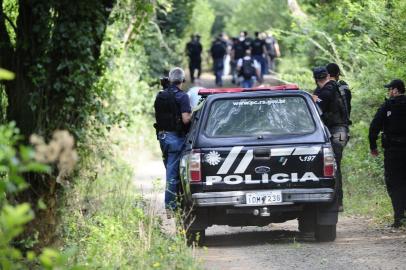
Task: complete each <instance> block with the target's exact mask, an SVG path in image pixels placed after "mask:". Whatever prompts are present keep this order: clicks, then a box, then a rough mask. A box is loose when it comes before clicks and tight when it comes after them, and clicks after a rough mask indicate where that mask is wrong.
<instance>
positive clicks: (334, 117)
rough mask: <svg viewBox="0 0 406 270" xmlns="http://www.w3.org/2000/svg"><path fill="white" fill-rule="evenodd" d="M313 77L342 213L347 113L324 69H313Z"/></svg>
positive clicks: (338, 93)
mask: <svg viewBox="0 0 406 270" xmlns="http://www.w3.org/2000/svg"><path fill="white" fill-rule="evenodd" d="M313 77H314V79H315V81H316V84H317V87H318V89H317V90H316V92H315V94H317V96H316V98H315V100H316V103H317V104H318V105H319V107H320V109H321V111H322V115H321V119H322V120H323V122H324V124H325V125H326V126H327V128H328V129H329V131H330V133H331V144H332V147H333V151H334V156H335V159H336V163H337V198H338V210H339V211H343V189H342V175H341V159H342V155H343V150H344V147H345V145H346V144H347V141H348V125H349V119H348V112H347V111H346V107H345V101H344V100H343V98H342V97H341V95H340V92H339V89H338V86H337V83H336V81H335V80H332V79H331V78H330V75H329V74H328V71H327V69H326V68H325V67H316V68H314V69H313Z"/></svg>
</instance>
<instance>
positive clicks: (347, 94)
mask: <svg viewBox="0 0 406 270" xmlns="http://www.w3.org/2000/svg"><path fill="white" fill-rule="evenodd" d="M326 69H327V72H328V74H329V75H330V78H331V79H332V80H335V81H336V82H337V86H338V90H340V94H341V96H342V97H344V98H345V106H346V107H347V111H348V118H351V99H352V94H351V90H350V86H349V85H348V83H347V82H345V81H343V80H340V76H341V70H340V67H339V66H338V65H337V64H336V63H329V64H327V66H326Z"/></svg>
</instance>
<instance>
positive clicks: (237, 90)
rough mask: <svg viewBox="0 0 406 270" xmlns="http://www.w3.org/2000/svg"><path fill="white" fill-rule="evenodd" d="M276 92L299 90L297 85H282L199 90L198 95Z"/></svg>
mask: <svg viewBox="0 0 406 270" xmlns="http://www.w3.org/2000/svg"><path fill="white" fill-rule="evenodd" d="M277 90H299V86H298V85H297V84H284V85H276V86H263V87H256V88H246V89H245V88H208V89H200V90H199V95H202V96H207V95H211V94H222V93H240V92H250V91H277Z"/></svg>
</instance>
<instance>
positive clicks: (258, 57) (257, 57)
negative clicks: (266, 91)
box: [252, 55, 267, 79]
mask: <svg viewBox="0 0 406 270" xmlns="http://www.w3.org/2000/svg"><path fill="white" fill-rule="evenodd" d="M252 58H254V59H255V60H256V61H257V62H258V63H259V64H260V65H261V79H262V78H263V77H264V74H265V73H266V69H267V67H266V63H265V62H266V59H265V57H263V56H262V55H253V56H252Z"/></svg>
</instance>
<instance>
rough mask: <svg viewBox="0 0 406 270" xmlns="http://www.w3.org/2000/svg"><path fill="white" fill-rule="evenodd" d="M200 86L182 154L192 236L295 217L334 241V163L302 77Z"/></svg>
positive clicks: (305, 227) (325, 131)
mask: <svg viewBox="0 0 406 270" xmlns="http://www.w3.org/2000/svg"><path fill="white" fill-rule="evenodd" d="M199 94H200V95H201V96H202V101H201V102H202V104H200V105H201V106H200V109H199V110H198V111H196V112H195V113H194V115H193V122H192V126H191V130H190V132H189V134H188V136H187V141H186V148H185V150H184V151H183V153H182V156H181V162H180V175H181V184H182V185H181V188H182V207H183V210H184V213H186V214H185V215H184V222H185V223H187V224H186V228H187V235H188V237H190V239H193V240H196V239H197V240H196V241H197V243H198V244H199V243H202V242H203V240H204V237H205V229H206V228H207V227H209V226H211V225H215V224H217V225H230V226H265V225H268V224H270V223H280V222H285V221H287V220H292V219H297V220H298V224H299V231H300V232H305V233H307V235H309V234H310V235H314V237H315V239H316V240H317V241H334V240H335V238H336V224H337V218H338V204H337V199H336V181H335V173H336V163H335V159H334V154H333V150H332V147H331V144H330V141H329V138H330V134H329V132H328V129H327V128H326V127H325V126H324V125H323V122H322V121H321V119H320V115H319V111H318V107H317V106H316V105H315V103H314V102H313V100H312V97H311V96H310V94H308V93H307V92H305V91H301V90H299V89H298V87H297V86H296V85H282V86H274V87H270V88H257V89H241V88H234V89H202V90H200V91H199Z"/></svg>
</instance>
